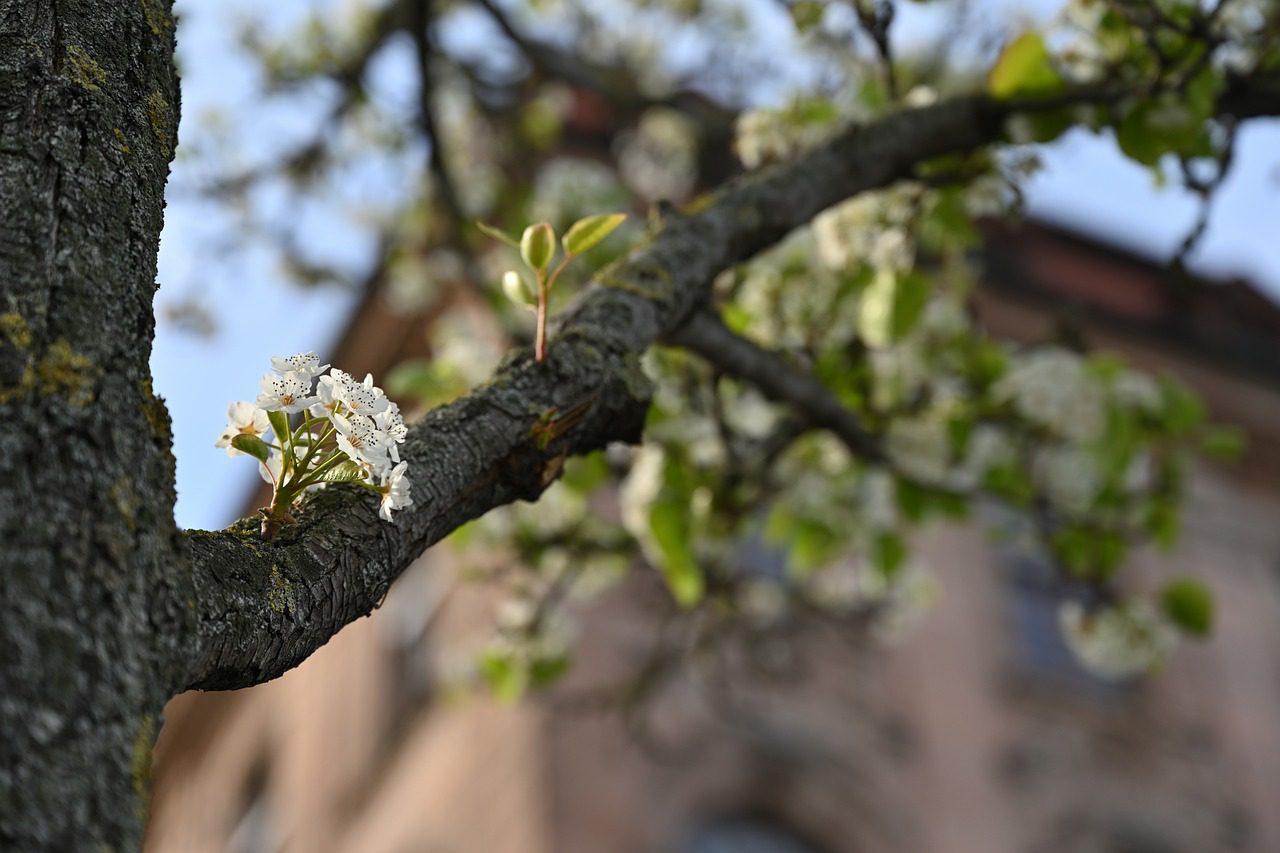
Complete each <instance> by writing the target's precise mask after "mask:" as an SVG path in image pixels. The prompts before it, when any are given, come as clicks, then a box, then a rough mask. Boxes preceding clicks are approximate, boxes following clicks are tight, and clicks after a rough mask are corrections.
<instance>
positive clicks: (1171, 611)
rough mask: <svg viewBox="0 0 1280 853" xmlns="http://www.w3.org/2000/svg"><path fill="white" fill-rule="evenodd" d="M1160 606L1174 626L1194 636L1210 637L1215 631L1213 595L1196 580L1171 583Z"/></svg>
mask: <svg viewBox="0 0 1280 853" xmlns="http://www.w3.org/2000/svg"><path fill="white" fill-rule="evenodd" d="M1160 604H1161V606H1162V607H1163V608H1164V612H1165V615H1166V616H1168V617H1169V619H1170V620H1171V621H1172V622H1173V624H1175V625H1177V626H1178V627H1179V628H1181V629H1182V630H1183V631H1185V632H1186V633H1188V634H1191V635H1192V636H1195V637H1204V636H1208V634H1209V632H1210V631H1211V630H1212V629H1213V593H1212V592H1210V591H1209V588H1208V587H1206V586H1205V585H1204V584H1203V583H1201V582H1200V581H1198V580H1196V579H1195V578H1178V579H1177V580H1174V581H1170V582H1169V583H1168V584H1166V585H1165V588H1164V591H1163V592H1162V593H1161V594H1160Z"/></svg>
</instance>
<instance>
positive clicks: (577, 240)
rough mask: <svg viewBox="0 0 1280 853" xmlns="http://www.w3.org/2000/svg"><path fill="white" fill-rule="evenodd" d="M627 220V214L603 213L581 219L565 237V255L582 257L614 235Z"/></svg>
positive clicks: (570, 228)
mask: <svg viewBox="0 0 1280 853" xmlns="http://www.w3.org/2000/svg"><path fill="white" fill-rule="evenodd" d="M626 218H627V215H626V214H625V213H602V214H600V215H598V216H588V217H587V218H585V219H579V220H578V221H577V222H575V223H573V225H571V226H570V227H569V230H568V231H567V232H566V233H565V235H564V241H563V242H564V251H565V254H567V255H581V254H582V253H583V252H585V251H587V250H589V249H591V248H592V247H593V246H595V245H596V244H597V243H599V242H600V241H601V240H603V239H604V238H605V237H608V236H609V235H610V234H612V233H613V231H614V229H616V228H617V227H618V226H619V225H621V224H622V223H623V222H624V221H625V220H626Z"/></svg>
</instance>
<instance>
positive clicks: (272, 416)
mask: <svg viewBox="0 0 1280 853" xmlns="http://www.w3.org/2000/svg"><path fill="white" fill-rule="evenodd" d="M267 422H268V423H270V424H271V431H272V432H274V433H275V434H276V439H277V443H280V442H282V441H284V439H285V437H286V436H288V435H290V434H291V433H292V431H291V430H290V429H289V416H288V415H286V414H285V413H284V412H282V411H280V410H279V409H276V410H274V411H270V412H267ZM281 446H282V447H283V445H281Z"/></svg>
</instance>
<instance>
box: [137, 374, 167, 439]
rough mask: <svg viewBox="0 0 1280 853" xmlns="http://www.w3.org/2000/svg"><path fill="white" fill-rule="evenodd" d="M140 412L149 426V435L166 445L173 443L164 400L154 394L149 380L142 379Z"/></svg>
mask: <svg viewBox="0 0 1280 853" xmlns="http://www.w3.org/2000/svg"><path fill="white" fill-rule="evenodd" d="M142 414H143V416H145V417H146V419H147V426H149V427H150V428H151V435H152V437H153V438H155V439H156V440H157V441H159V442H161V443H162V444H164V445H165V446H166V447H167V446H168V445H170V444H172V443H173V421H172V420H171V419H170V417H169V409H168V407H167V406H165V404H164V400H162V399H161V398H159V397H157V396H156V395H155V391H154V390H153V389H152V387H151V380H150V379H144V380H143V381H142Z"/></svg>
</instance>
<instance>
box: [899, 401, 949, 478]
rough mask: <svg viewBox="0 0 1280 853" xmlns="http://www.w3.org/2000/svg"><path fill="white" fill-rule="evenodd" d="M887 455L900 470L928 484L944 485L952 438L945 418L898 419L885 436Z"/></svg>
mask: <svg viewBox="0 0 1280 853" xmlns="http://www.w3.org/2000/svg"><path fill="white" fill-rule="evenodd" d="M885 452H886V453H887V454H888V455H889V459H890V460H891V461H892V462H893V464H894V466H895V467H897V468H898V470H900V471H902V472H903V473H905V474H907V475H908V476H910V477H912V478H913V479H916V480H920V481H922V482H925V483H941V482H942V481H943V480H945V479H946V476H947V471H948V467H949V465H950V463H951V435H950V433H949V432H948V431H947V422H946V421H945V420H943V419H942V418H936V417H935V418H929V417H924V418H898V419H896V420H894V421H893V422H892V423H890V424H889V429H888V431H887V432H886V433H885Z"/></svg>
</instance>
